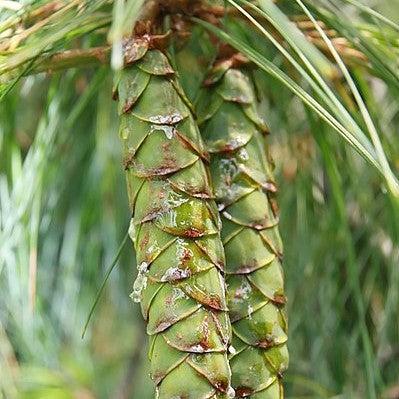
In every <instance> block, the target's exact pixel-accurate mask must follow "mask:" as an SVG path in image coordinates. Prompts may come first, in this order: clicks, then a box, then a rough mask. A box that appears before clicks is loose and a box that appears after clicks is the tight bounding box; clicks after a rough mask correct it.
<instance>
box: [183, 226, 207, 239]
mask: <svg viewBox="0 0 399 399" xmlns="http://www.w3.org/2000/svg"><path fill="white" fill-rule="evenodd" d="M203 234H204V231H200V230H199V229H196V228H195V227H189V228H188V229H187V230H185V231H184V235H185V236H186V237H189V238H198V237H201V236H202V235H203Z"/></svg>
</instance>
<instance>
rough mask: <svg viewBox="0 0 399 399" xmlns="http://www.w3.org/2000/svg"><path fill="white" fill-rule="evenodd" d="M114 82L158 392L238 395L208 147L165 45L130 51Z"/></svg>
mask: <svg viewBox="0 0 399 399" xmlns="http://www.w3.org/2000/svg"><path fill="white" fill-rule="evenodd" d="M131 54H133V55H134V57H133V58H132V57H130V59H129V65H128V66H127V67H125V68H124V69H123V70H122V72H121V74H120V76H119V77H118V80H117V85H116V96H117V97H118V99H119V113H120V121H121V122H120V138H121V140H122V143H123V147H124V166H125V169H126V178H127V187H128V194H129V202H130V206H131V209H132V213H133V217H132V221H131V229H130V235H131V237H132V239H133V242H134V247H135V250H136V258H137V265H138V266H137V267H138V275H137V279H136V282H135V284H134V290H133V293H132V297H133V299H134V300H135V301H136V302H140V303H141V309H142V314H143V316H144V319H145V320H146V322H147V333H148V335H149V337H150V350H149V358H150V362H151V377H152V379H153V380H154V382H155V384H156V396H157V398H161V399H170V398H188V399H189V398H192V399H209V398H212V399H216V398H231V397H234V391H233V390H232V388H231V371H230V367H229V363H228V357H227V349H228V347H229V345H230V339H231V326H230V321H229V317H228V313H227V303H226V294H225V283H224V280H223V276H222V273H223V269H224V263H225V258H224V252H223V246H222V242H221V238H220V229H221V225H220V218H219V215H218V210H217V207H216V204H215V202H214V201H213V199H212V198H213V193H212V188H211V184H210V176H209V170H208V166H207V162H208V154H207V151H206V150H205V147H204V144H203V142H202V139H201V137H200V133H199V130H198V127H197V124H196V122H195V120H194V118H193V115H192V113H191V110H190V105H189V104H188V101H187V100H186V98H185V96H184V94H183V93H182V90H181V89H180V86H179V82H178V80H177V77H176V74H175V73H174V70H173V68H172V67H171V64H170V62H169V60H168V57H167V56H166V55H165V53H164V52H162V51H159V50H155V49H151V50H149V49H148V48H146V47H145V46H144V48H142V47H138V48H135V49H134V52H131Z"/></svg>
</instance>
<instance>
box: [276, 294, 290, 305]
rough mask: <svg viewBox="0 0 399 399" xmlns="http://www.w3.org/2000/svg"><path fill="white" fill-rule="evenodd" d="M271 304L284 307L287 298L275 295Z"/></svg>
mask: <svg viewBox="0 0 399 399" xmlns="http://www.w3.org/2000/svg"><path fill="white" fill-rule="evenodd" d="M273 302H274V303H275V304H276V305H277V306H284V305H285V304H286V303H287V297H286V296H285V295H281V294H276V295H274V297H273Z"/></svg>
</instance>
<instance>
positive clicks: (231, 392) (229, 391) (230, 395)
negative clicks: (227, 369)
mask: <svg viewBox="0 0 399 399" xmlns="http://www.w3.org/2000/svg"><path fill="white" fill-rule="evenodd" d="M226 393H227V397H228V398H230V399H233V398H235V396H236V391H235V390H234V388H233V387H232V386H230V387H228V388H227V392H226Z"/></svg>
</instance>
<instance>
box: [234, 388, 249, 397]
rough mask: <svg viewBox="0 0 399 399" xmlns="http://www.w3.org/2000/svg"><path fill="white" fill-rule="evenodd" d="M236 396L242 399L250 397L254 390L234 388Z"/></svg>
mask: <svg viewBox="0 0 399 399" xmlns="http://www.w3.org/2000/svg"><path fill="white" fill-rule="evenodd" d="M235 391H236V396H237V397H239V398H244V397H246V396H249V395H252V393H253V392H254V390H253V389H252V388H249V387H237V388H235Z"/></svg>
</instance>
